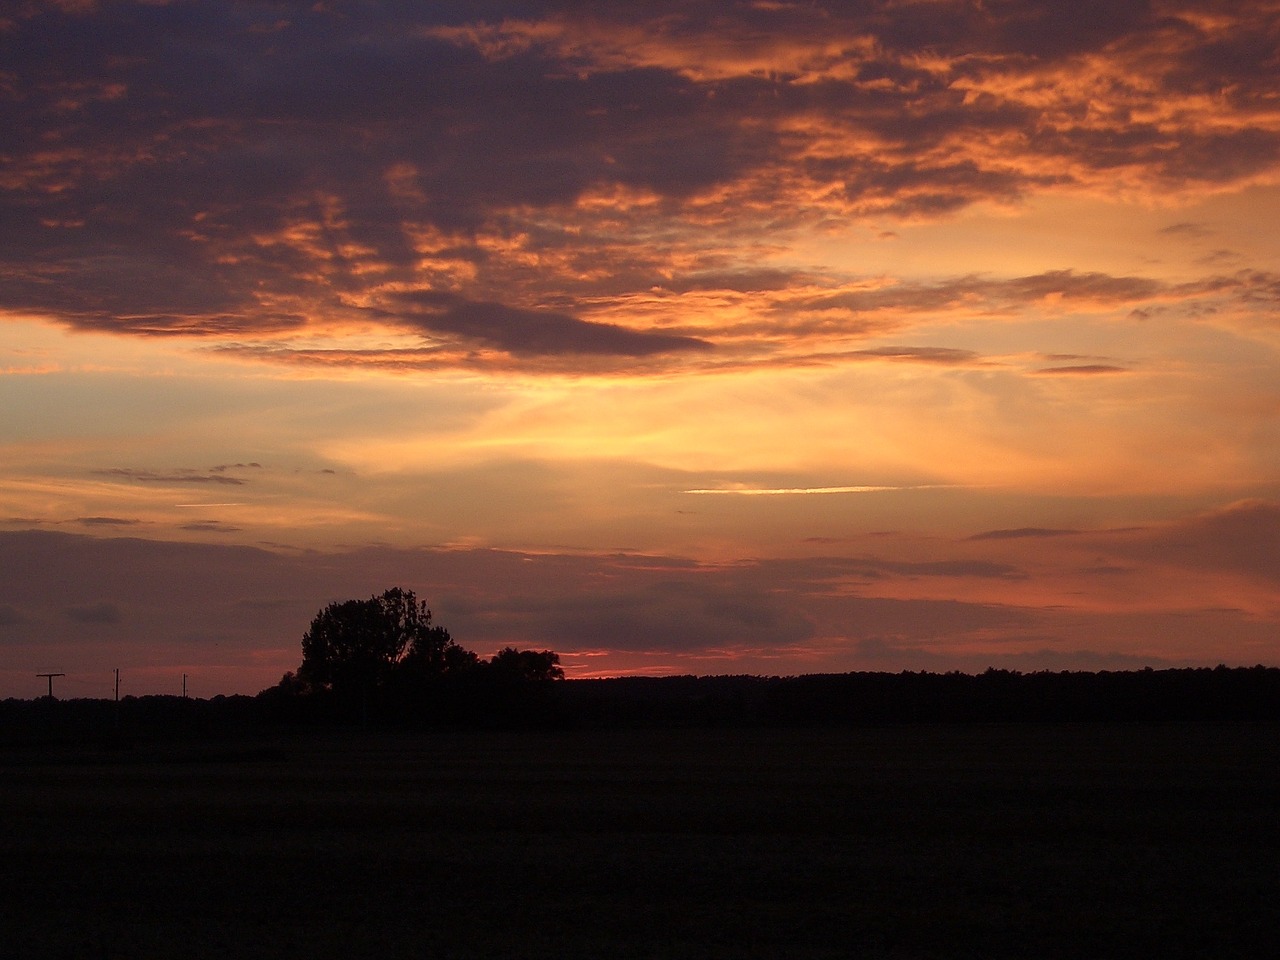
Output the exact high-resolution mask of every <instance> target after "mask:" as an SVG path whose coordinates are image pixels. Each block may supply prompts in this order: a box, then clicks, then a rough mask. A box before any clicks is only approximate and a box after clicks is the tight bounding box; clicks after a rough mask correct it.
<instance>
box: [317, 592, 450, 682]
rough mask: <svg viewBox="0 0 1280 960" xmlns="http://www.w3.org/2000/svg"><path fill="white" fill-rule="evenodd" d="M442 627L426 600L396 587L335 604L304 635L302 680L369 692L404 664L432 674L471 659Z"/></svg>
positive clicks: (318, 615) (426, 673) (321, 614)
mask: <svg viewBox="0 0 1280 960" xmlns="http://www.w3.org/2000/svg"><path fill="white" fill-rule="evenodd" d="M467 653H468V652H467V651H463V650H462V649H461V648H460V647H457V645H456V644H455V643H454V642H453V638H452V637H450V636H449V631H448V630H446V629H444V627H438V626H433V625H432V623H431V611H430V610H428V609H427V604H426V601H421V602H419V600H418V598H417V597H416V596H415V595H414V593H413V591H412V590H402V589H401V588H399V587H393V588H392V589H390V590H388V591H387V592H386V593H384V594H382V596H374V597H370V598H369V599H368V600H344V601H342V602H341V603H331V604H329V605H328V606H327V607H325V608H324V609H323V610H321V611H320V612H319V613H317V614H316V616H315V618H314V619H313V620H312V621H311V626H310V628H309V629H308V630H307V632H306V633H305V634H304V635H303V637H302V665H301V666H300V667H299V668H298V679H299V680H300V681H302V682H303V683H305V684H307V685H309V686H311V687H312V688H319V689H330V690H333V691H335V692H338V693H344V692H349V691H359V692H362V693H367V692H369V691H371V690H374V689H377V688H379V687H382V686H385V685H386V684H387V683H388V682H389V680H390V679H391V676H392V674H393V673H394V672H395V671H396V669H397V668H398V667H400V666H401V665H402V664H404V665H405V666H406V667H407V668H410V669H411V670H412V671H413V672H414V673H418V674H421V675H432V674H440V673H444V672H446V671H447V670H448V669H449V667H450V666H461V665H462V663H463V662H464V661H466V660H467V659H468V656H467Z"/></svg>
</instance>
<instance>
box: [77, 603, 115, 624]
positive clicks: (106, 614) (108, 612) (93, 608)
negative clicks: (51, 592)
mask: <svg viewBox="0 0 1280 960" xmlns="http://www.w3.org/2000/svg"><path fill="white" fill-rule="evenodd" d="M63 614H64V615H65V616H66V617H67V618H68V619H70V620H74V621H75V622H76V623H90V624H104V625H106V624H116V623H120V622H121V621H122V620H123V619H124V616H123V614H121V612H120V608H119V606H117V605H116V604H114V603H107V602H102V603H91V604H87V605H85V606H77V607H67V608H66V609H65V610H64V611H63Z"/></svg>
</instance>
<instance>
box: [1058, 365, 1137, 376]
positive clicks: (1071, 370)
mask: <svg viewBox="0 0 1280 960" xmlns="http://www.w3.org/2000/svg"><path fill="white" fill-rule="evenodd" d="M1130 372H1132V371H1130V370H1129V368H1128V367H1117V366H1113V365H1111V364H1106V363H1078V364H1075V365H1072V366H1065V367H1041V368H1040V369H1039V370H1037V371H1036V373H1038V374H1041V375H1044V376H1055V375H1058V374H1061V375H1065V376H1088V375H1090V374H1106V373H1130Z"/></svg>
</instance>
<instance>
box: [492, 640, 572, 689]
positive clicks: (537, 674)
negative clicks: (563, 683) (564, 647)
mask: <svg viewBox="0 0 1280 960" xmlns="http://www.w3.org/2000/svg"><path fill="white" fill-rule="evenodd" d="M489 670H490V671H491V672H492V673H493V674H494V675H496V676H498V677H500V678H502V679H504V680H506V679H509V680H513V681H517V682H521V683H539V682H542V681H545V680H563V679H564V670H562V669H561V668H560V654H558V653H556V652H555V651H553V650H517V649H516V648H515V647H504V648H503V649H501V650H499V651H498V652H497V653H495V654H494V655H493V659H491V660H490V661H489Z"/></svg>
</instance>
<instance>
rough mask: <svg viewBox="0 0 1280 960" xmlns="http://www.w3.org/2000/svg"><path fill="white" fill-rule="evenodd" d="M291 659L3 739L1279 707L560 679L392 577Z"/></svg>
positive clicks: (9, 707)
mask: <svg viewBox="0 0 1280 960" xmlns="http://www.w3.org/2000/svg"><path fill="white" fill-rule="evenodd" d="M302 652H303V658H302V663H301V664H300V666H299V667H298V669H297V670H296V671H290V672H288V673H286V674H285V675H284V676H283V677H282V678H281V680H280V682H279V683H277V684H276V685H275V686H273V687H270V688H268V689H266V690H263V691H262V692H261V693H259V694H258V695H257V696H254V697H249V696H231V697H224V696H218V697H214V698H213V699H211V700H191V699H187V698H185V697H172V696H148V697H125V698H124V699H123V700H121V701H119V702H112V701H106V700H63V701H58V700H53V699H51V698H49V697H42V698H40V699H38V700H13V699H10V700H5V701H3V702H2V703H0V736H2V735H3V731H6V730H7V731H8V732H9V733H15V732H21V731H22V730H23V729H24V728H25V729H28V730H44V731H46V732H48V731H53V730H55V729H63V730H64V731H69V730H70V729H71V728H77V729H80V730H81V731H88V730H117V731H118V730H120V729H121V728H122V725H127V726H129V727H130V728H131V729H138V728H139V727H148V726H154V725H159V726H163V725H167V724H169V725H171V724H179V725H185V726H187V727H189V728H191V729H193V730H206V731H211V732H212V731H215V730H217V729H219V728H225V729H245V728H248V727H263V726H268V727H273V728H279V727H312V726H317V727H323V726H334V725H337V726H341V725H351V724H359V725H364V726H368V725H377V726H379V727H388V728H414V727H429V726H455V727H479V728H512V727H570V728H572V727H632V726H635V727H682V726H690V727H692V726H731V727H732V726H830V725H848V724H880V723H954V722H1073V721H1108V722H1109V721H1204V720H1252V721H1262V720H1280V668H1276V667H1264V666H1261V665H1259V666H1255V667H1234V668H1231V667H1226V666H1221V665H1220V666H1217V667H1214V668H1181V669H1162V670H1155V669H1151V668H1147V669H1142V670H1131V671H1101V672H1084V671H1082V672H1066V671H1058V672H1051V671H1037V672H1031V673H1022V672H1018V671H1014V670H998V669H994V668H992V669H988V670H986V671H985V672H983V673H980V674H966V673H960V672H951V673H928V672H909V671H906V672H902V673H882V672H858V673H841V674H809V675H802V676H790V677H776V676H774V677H762V676H700V677H699V676H668V677H619V678H612V679H596V680H565V679H564V671H563V670H562V669H561V667H560V658H559V656H558V654H556V653H555V652H554V651H551V650H519V649H516V648H513V647H507V648H504V649H502V650H500V651H498V652H497V653H496V654H494V655H493V657H491V658H490V659H488V660H485V659H482V658H481V657H479V656H478V655H476V654H475V653H473V652H472V651H470V650H467V649H465V648H463V647H461V646H459V645H458V644H457V643H456V642H455V641H454V640H453V638H452V637H451V636H450V635H449V632H448V631H447V630H445V629H444V628H443V627H441V626H439V625H437V624H435V623H433V620H432V615H431V611H430V610H429V609H428V608H427V605H426V603H425V602H420V601H418V600H417V598H416V596H415V595H414V593H413V592H412V591H408V590H403V589H401V588H398V587H397V588H393V589H391V590H388V591H386V592H385V593H383V594H382V595H380V596H374V597H370V598H369V599H368V600H347V601H342V602H337V603H331V604H329V605H328V606H327V607H325V608H323V609H322V610H320V611H319V612H318V613H317V614H316V616H315V617H314V618H313V620H312V621H311V625H310V627H309V628H308V630H307V631H306V633H305V634H304V635H303V638H302Z"/></svg>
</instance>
